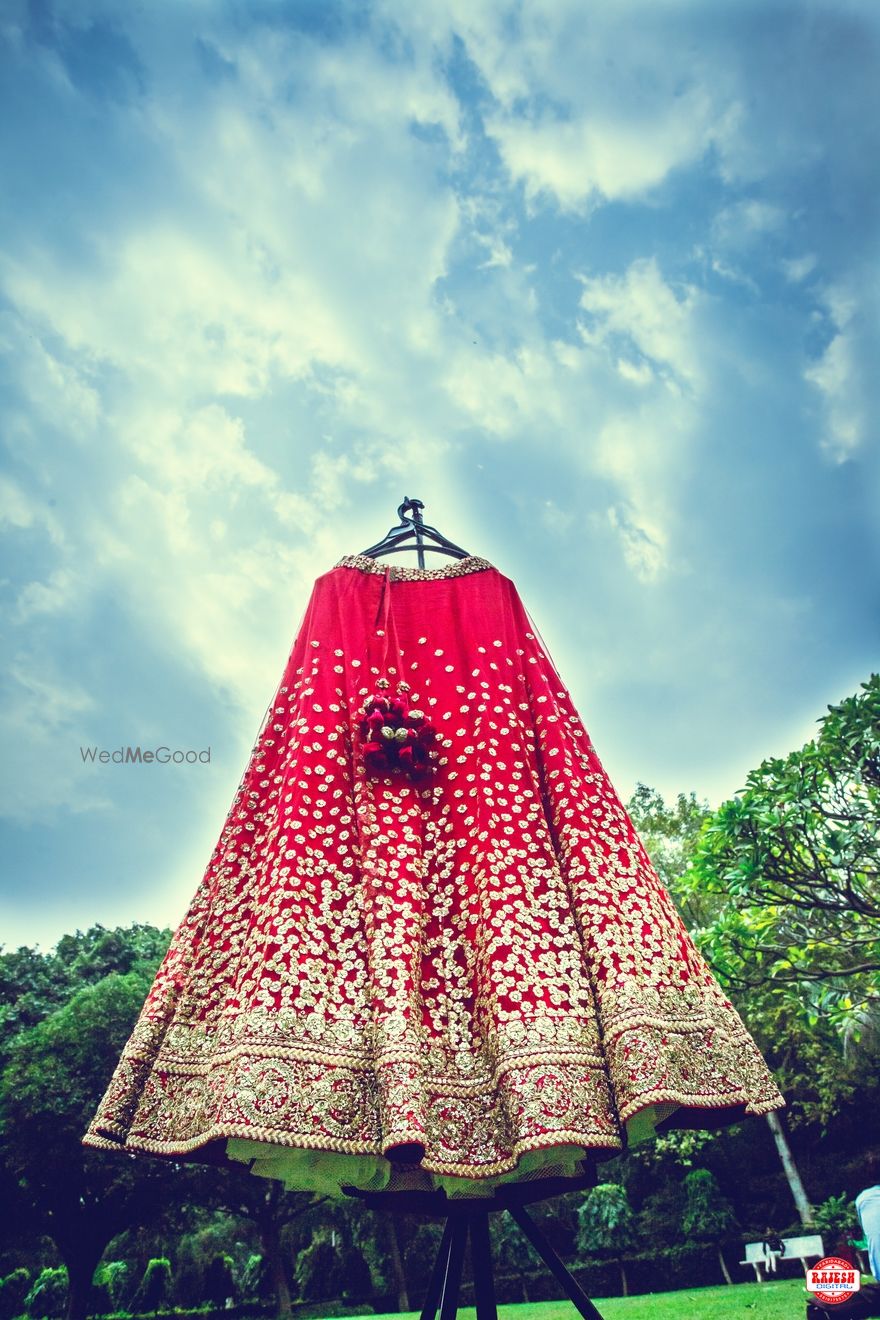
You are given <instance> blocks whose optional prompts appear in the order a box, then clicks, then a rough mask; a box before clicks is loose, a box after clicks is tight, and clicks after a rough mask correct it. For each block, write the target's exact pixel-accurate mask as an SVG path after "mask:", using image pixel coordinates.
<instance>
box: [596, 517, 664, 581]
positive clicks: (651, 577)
mask: <svg viewBox="0 0 880 1320" xmlns="http://www.w3.org/2000/svg"><path fill="white" fill-rule="evenodd" d="M607 512H608V522H609V524H610V525H611V526H612V527H613V528H614V530H615V531H616V532H617V534H618V537H619V538H620V543H621V547H622V550H623V557H624V560H625V561H626V563H627V565H628V566H629V567H630V568H631V569H632V571H633V573H634V574H635V575H636V577H637V578H638V579H639V581H640V582H655V581H656V580H657V579H658V578H659V577H660V576H661V574H662V572H663V570H664V569H665V568H666V567H667V559H666V535H665V533H664V531H663V529H662V528H661V527H660V526H659V525H658V524H657V522H656V521H655V522H653V523H652V522H651V521H650V520H649V519H646V518H645V517H644V515H639V514H637V513H636V511H635V510H633V509H631V508H628V507H627V506H626V505H623V504H616V505H612V506H611V507H610V508H609V509H608V511H607Z"/></svg>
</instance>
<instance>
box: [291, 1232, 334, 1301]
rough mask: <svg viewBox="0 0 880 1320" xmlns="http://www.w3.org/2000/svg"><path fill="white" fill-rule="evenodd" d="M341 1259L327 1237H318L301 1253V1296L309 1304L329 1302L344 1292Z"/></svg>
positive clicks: (298, 1277)
mask: <svg viewBox="0 0 880 1320" xmlns="http://www.w3.org/2000/svg"><path fill="white" fill-rule="evenodd" d="M340 1264H341V1262H340V1259H339V1252H338V1250H337V1248H336V1247H334V1246H331V1244H330V1241H329V1240H328V1239H327V1238H326V1237H318V1238H315V1240H314V1241H313V1242H312V1243H311V1245H310V1246H308V1247H306V1249H305V1251H301V1252H300V1254H299V1258H298V1260H297V1262H296V1282H297V1287H298V1288H299V1295H300V1297H302V1298H303V1299H304V1300H305V1301H307V1302H329V1301H331V1300H333V1299H335V1298H337V1297H338V1296H339V1294H340V1292H341V1291H342V1280H341V1277H340Z"/></svg>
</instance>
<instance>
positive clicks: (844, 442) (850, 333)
mask: <svg viewBox="0 0 880 1320" xmlns="http://www.w3.org/2000/svg"><path fill="white" fill-rule="evenodd" d="M826 303H827V308H828V314H829V317H830V320H831V324H832V326H833V329H834V333H833V335H832V338H831V340H830V342H829V343H828V346H827V347H826V349H825V351H824V353H822V355H821V356H820V357H819V358H818V359H817V361H815V362H814V363H813V364H812V365H811V366H809V367H807V369H806V371H805V372H804V379H805V380H807V381H808V382H809V383H810V384H811V385H814V386H815V387H816V389H817V390H818V391H819V392H820V395H821V399H822V405H823V413H824V421H825V434H824V436H823V439H822V448H823V449H824V451H825V452H826V453H827V454H828V456H829V457H830V458H831V459H833V460H834V461H836V462H838V463H842V462H844V460H845V459H847V458H850V457H851V456H852V454H853V453H855V451H856V450H858V449H859V448H860V447H861V445H862V442H863V440H864V437H865V431H866V423H867V417H866V413H865V404H864V381H863V379H862V372H861V370H860V365H859V360H858V352H857V343H858V339H859V331H858V303H857V301H856V299H855V298H854V297H853V295H852V294H851V293H850V292H849V291H848V290H847V289H845V288H843V287H833V288H831V289H829V290H828V291H827V293H826Z"/></svg>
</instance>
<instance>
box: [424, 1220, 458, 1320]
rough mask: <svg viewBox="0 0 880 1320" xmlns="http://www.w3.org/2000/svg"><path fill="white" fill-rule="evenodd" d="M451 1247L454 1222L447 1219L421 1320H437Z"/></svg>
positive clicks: (432, 1268)
mask: <svg viewBox="0 0 880 1320" xmlns="http://www.w3.org/2000/svg"><path fill="white" fill-rule="evenodd" d="M451 1245H452V1220H451V1219H447V1220H446V1223H445V1224H444V1225H443V1236H442V1238H441V1239H440V1247H439V1249H438V1251H437V1255H436V1257H435V1259H434V1264H433V1266H432V1267H431V1278H430V1279H429V1281H428V1291H427V1293H426V1294H425V1304H424V1306H423V1307H422V1314H421V1316H420V1317H419V1320H436V1316H437V1307H438V1306H439V1305H440V1295H441V1293H442V1292H443V1280H444V1279H445V1278H446V1270H447V1268H448V1266H449V1248H450V1246H451Z"/></svg>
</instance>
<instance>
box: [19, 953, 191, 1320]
mask: <svg viewBox="0 0 880 1320" xmlns="http://www.w3.org/2000/svg"><path fill="white" fill-rule="evenodd" d="M133 932H134V934H133V946H132V949H131V950H130V951H129V953H130V958H122V961H123V964H124V963H125V962H126V961H128V965H129V966H130V968H131V970H129V971H128V972H126V973H124V974H120V973H119V972H111V973H110V974H109V975H107V974H104V967H105V966H106V958H108V957H110V953H109V952H108V948H107V945H106V943H105V942H104V941H103V935H102V936H101V937H100V939H97V940H93V941H91V944H89V942H85V944H84V943H83V941H82V940H81V938H80V937H75V938H73V939H72V940H71V941H70V942H69V945H70V947H69V948H68V950H67V951H68V953H70V954H71V955H74V953H75V951H76V953H75V956H74V957H73V961H72V963H71V965H70V968H69V976H70V979H71V982H72V984H73V985H74V986H78V988H75V989H74V990H73V991H72V992H71V991H70V989H68V991H67V992H66V993H67V998H66V1002H63V1003H62V1004H61V1006H60V1007H56V1008H54V1009H52V1008H50V1005H51V1003H52V998H53V996H54V995H62V994H64V993H65V992H64V990H63V978H61V976H60V973H59V972H58V967H57V950H56V954H54V955H50V956H49V959H48V963H49V971H48V972H47V974H46V976H42V975H41V974H39V973H38V971H37V970H36V968H35V965H34V963H33V960H31V959H24V958H21V957H17V958H13V959H12V960H11V961H10V960H8V959H7V961H6V964H5V973H6V975H7V978H11V977H12V974H13V972H15V973H16V974H18V973H21V974H23V975H25V977H26V978H27V984H28V986H29V988H28V989H27V990H26V991H25V995H26V996H27V995H30V996H31V998H30V1004H31V1008H30V1009H29V1010H28V1012H29V1013H30V1012H36V1011H37V1004H38V1003H39V1004H40V1005H41V1006H42V1007H43V1008H45V1009H48V1010H49V1011H48V1012H47V1013H46V1015H45V1016H44V1017H43V1018H42V1019H41V1020H39V1021H37V1022H36V1023H35V1024H33V1025H30V1026H27V1027H25V1028H23V1029H21V1030H19V1031H18V1032H17V1033H16V1034H15V1035H14V1036H13V1037H11V1038H8V1039H7V1041H6V1046H5V1059H4V1062H3V1067H2V1072H0V1175H2V1181H3V1187H4V1191H5V1192H6V1193H7V1194H8V1196H9V1197H10V1199H11V1203H12V1204H11V1206H10V1209H12V1211H13V1213H14V1216H15V1218H16V1220H17V1222H18V1223H19V1224H23V1225H27V1226H29V1227H30V1228H31V1230H32V1231H33V1232H34V1233H45V1234H47V1235H48V1236H49V1237H51V1238H52V1239H53V1241H54V1242H55V1244H56V1246H57V1248H58V1251H59V1253H60V1255H61V1258H62V1259H63V1261H64V1263H65V1265H66V1267H67V1271H68V1275H69V1279H70V1290H69V1292H70V1295H69V1314H70V1316H71V1318H72V1320H75V1318H76V1317H78V1316H80V1315H82V1314H84V1311H85V1309H86V1307H87V1305H88V1300H89V1294H90V1289H91V1286H92V1275H93V1273H94V1270H95V1267H96V1265H97V1263H98V1260H99V1259H100V1256H101V1254H102V1252H103V1250H104V1248H105V1246H106V1245H107V1243H108V1242H109V1241H110V1240H111V1238H113V1237H114V1236H115V1235H116V1234H117V1233H119V1232H120V1231H121V1230H122V1229H123V1228H125V1227H126V1225H127V1224H129V1223H132V1222H135V1221H136V1220H137V1219H146V1218H149V1216H150V1215H151V1214H155V1213H157V1212H159V1211H160V1210H164V1209H165V1208H166V1206H167V1204H168V1203H169V1202H172V1201H173V1200H174V1197H173V1194H172V1193H171V1185H172V1182H173V1179H174V1176H175V1172H176V1170H175V1166H173V1165H167V1166H166V1165H163V1164H162V1163H161V1162H160V1161H155V1160H153V1161H145V1160H132V1159H131V1158H126V1157H125V1156H123V1155H108V1154H106V1153H104V1152H100V1151H93V1150H89V1149H86V1148H85V1147H83V1145H82V1137H83V1134H84V1132H85V1130H86V1127H87V1126H88V1123H89V1121H90V1119H91V1117H92V1115H93V1114H94V1111H95V1109H96V1108H97V1105H98V1102H99V1100H100V1098H101V1095H102V1094H103V1092H104V1089H105V1087H106V1085H107V1083H108V1081H109V1079H110V1076H111V1074H112V1072H113V1069H114V1067H115V1065H116V1062H117V1060H118V1058H119V1055H120V1053H121V1051H122V1047H123V1045H124V1044H125V1042H126V1040H127V1039H128V1036H129V1035H130V1033H131V1030H132V1027H133V1026H134V1023H135V1020H136V1018H137V1015H138V1013H139V1011H140V1008H141V1006H142V1004H143V1001H144V998H145V996H146V993H147V990H148V989H149V985H150V982H151V979H152V976H153V974H154V972H155V961H152V962H151V961H149V960H147V959H145V957H144V956H143V953H144V947H145V944H146V945H147V947H149V941H145V940H144V939H143V932H144V928H133ZM103 934H107V932H104V933H103ZM109 934H111V935H113V936H114V940H113V941H111V945H112V944H113V943H115V942H116V941H115V937H116V936H118V934H119V932H110V933H109ZM157 935H161V932H154V936H157ZM150 938H151V939H152V937H150ZM160 943H161V941H160ZM67 945H68V942H67V941H61V944H59V946H58V948H61V947H62V946H65V947H67ZM96 946H98V947H96ZM101 946H103V950H104V955H103V957H104V960H103V961H102V955H101V952H100V948H101ZM153 947H154V948H155V946H153ZM84 951H85V952H87V953H89V955H90V957H89V958H88V959H86V958H83V959H82V960H79V961H78V959H79V954H81V953H83V952H84ZM19 953H21V951H19ZM116 953H119V947H118V945H117V947H116ZM4 956H5V955H4ZM113 956H115V953H114V955H113ZM99 974H100V979H98V980H93V979H92V978H93V977H97V976H99ZM8 988H9V979H8V980H7V990H8ZM8 1022H9V1019H8V1018H7V1025H8Z"/></svg>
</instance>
